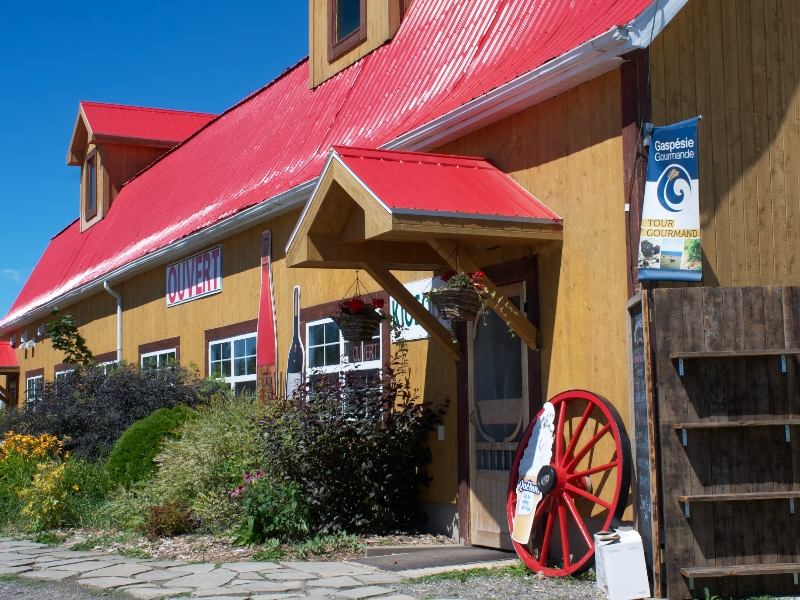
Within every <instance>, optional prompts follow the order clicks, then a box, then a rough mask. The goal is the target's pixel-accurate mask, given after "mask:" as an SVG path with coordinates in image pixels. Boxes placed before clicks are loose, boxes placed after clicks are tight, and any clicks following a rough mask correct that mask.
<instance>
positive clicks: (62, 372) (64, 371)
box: [55, 369, 75, 381]
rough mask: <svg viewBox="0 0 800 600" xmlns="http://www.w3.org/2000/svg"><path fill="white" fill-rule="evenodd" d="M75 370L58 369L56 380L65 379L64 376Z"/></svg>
mask: <svg viewBox="0 0 800 600" xmlns="http://www.w3.org/2000/svg"><path fill="white" fill-rule="evenodd" d="M73 372H75V369H64V370H63V371H56V377H55V379H56V381H58V380H59V379H63V378H64V377H66V376H67V375H69V374H70V373H73Z"/></svg>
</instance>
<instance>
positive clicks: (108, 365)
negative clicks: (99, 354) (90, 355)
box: [97, 360, 117, 375]
mask: <svg viewBox="0 0 800 600" xmlns="http://www.w3.org/2000/svg"><path fill="white" fill-rule="evenodd" d="M97 366H98V367H102V368H103V375H108V374H109V373H110V372H111V371H113V370H114V367H116V366H117V361H115V360H109V361H107V362H101V363H98V364H97Z"/></svg>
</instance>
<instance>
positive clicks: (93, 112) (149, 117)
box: [80, 102, 217, 143]
mask: <svg viewBox="0 0 800 600" xmlns="http://www.w3.org/2000/svg"><path fill="white" fill-rule="evenodd" d="M80 106H81V110H82V111H83V114H84V116H85V117H86V121H87V122H88V124H89V129H90V130H91V131H92V133H93V134H94V135H102V136H113V137H121V138H130V139H142V140H158V141H165V142H175V143H177V142H182V141H183V140H185V139H186V138H188V137H189V136H190V135H192V134H193V133H195V132H196V131H197V130H198V129H200V128H201V127H202V126H203V125H205V124H207V123H208V122H209V121H211V120H212V119H213V118H214V117H216V116H217V115H211V114H206V113H196V112H186V111H180V110H165V109H162V108H145V107H142V106H123V105H121V104H102V103H100V102H81V103H80Z"/></svg>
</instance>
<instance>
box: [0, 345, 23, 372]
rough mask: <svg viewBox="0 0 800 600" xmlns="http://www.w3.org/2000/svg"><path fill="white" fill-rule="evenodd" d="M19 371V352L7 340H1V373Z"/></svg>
mask: <svg viewBox="0 0 800 600" xmlns="http://www.w3.org/2000/svg"><path fill="white" fill-rule="evenodd" d="M9 373H19V360H17V353H16V352H14V349H13V348H12V347H11V344H10V343H9V342H8V341H7V340H0V375H6V374H9Z"/></svg>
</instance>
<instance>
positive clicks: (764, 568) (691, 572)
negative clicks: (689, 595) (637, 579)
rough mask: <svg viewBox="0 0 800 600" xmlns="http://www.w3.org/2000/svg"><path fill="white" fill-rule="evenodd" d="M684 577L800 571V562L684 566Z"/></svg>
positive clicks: (779, 573) (682, 569)
mask: <svg viewBox="0 0 800 600" xmlns="http://www.w3.org/2000/svg"><path fill="white" fill-rule="evenodd" d="M681 573H682V574H683V576H684V577H694V578H695V579H700V578H702V577H732V576H745V575H781V574H791V573H800V563H776V564H772V565H730V566H726V567H682V568H681Z"/></svg>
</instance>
